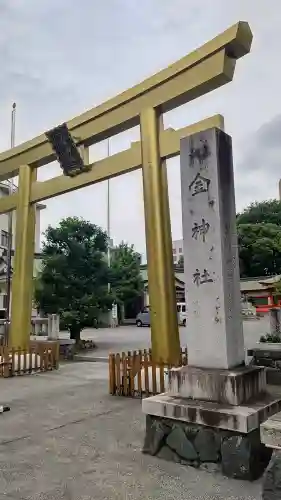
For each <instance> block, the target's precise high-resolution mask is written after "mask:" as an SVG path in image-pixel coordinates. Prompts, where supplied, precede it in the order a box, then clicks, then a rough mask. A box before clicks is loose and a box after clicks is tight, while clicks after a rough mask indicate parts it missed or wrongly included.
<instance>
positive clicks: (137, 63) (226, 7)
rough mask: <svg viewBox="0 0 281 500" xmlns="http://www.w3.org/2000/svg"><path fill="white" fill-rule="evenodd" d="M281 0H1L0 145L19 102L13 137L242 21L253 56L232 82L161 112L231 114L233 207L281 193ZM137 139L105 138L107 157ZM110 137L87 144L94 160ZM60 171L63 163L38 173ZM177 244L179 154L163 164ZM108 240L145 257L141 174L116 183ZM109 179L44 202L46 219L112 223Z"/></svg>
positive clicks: (191, 116)
mask: <svg viewBox="0 0 281 500" xmlns="http://www.w3.org/2000/svg"><path fill="white" fill-rule="evenodd" d="M280 17H281V3H280V2H278V1H277V0H235V1H234V0H83V1H80V2H77V1H76V0H0V68H1V70H0V104H1V113H0V149H1V150H5V149H8V148H9V141H10V113H11V105H12V102H13V101H16V102H17V106H18V110H17V130H16V141H17V143H19V142H23V141H25V140H28V139H31V138H32V137H33V136H35V135H38V134H40V133H42V132H44V131H45V130H47V129H49V128H51V127H53V126H55V125H57V124H59V123H61V122H63V121H65V120H68V119H70V118H72V117H73V116H75V115H76V114H80V113H81V112H83V111H85V110H87V109H88V108H91V107H93V106H95V105H97V104H99V103H101V102H102V101H104V100H106V99H108V98H110V97H113V96H114V95H115V94H117V93H119V92H121V91H123V90H125V89H127V88H128V87H131V86H132V85H134V84H136V83H138V82H139V81H141V80H142V79H144V78H146V77H148V76H150V75H151V74H153V73H155V72H157V71H159V70H160V69H162V68H163V67H165V66H167V65H168V64H170V63H172V62H174V61H175V60H177V59H179V58H181V57H183V56H184V55H186V54H188V53H189V52H190V51H191V50H193V49H195V48H196V47H198V46H200V45H202V44H203V43H204V42H206V41H208V40H209V39H210V38H213V37H214V36H216V35H217V34H219V33H220V32H221V31H224V30H225V29H226V28H228V27H229V26H230V25H232V24H234V23H236V22H237V21H239V20H245V21H248V22H249V23H250V26H251V28H252V31H253V33H254V43H253V46H252V52H251V54H250V55H248V56H246V57H244V58H243V59H242V60H239V61H238V62H237V66H236V72H235V76H234V80H233V82H232V83H230V84H228V85H226V86H225V87H222V88H220V89H218V90H216V91H214V92H212V93H210V94H208V95H207V96H204V97H202V98H200V99H199V100H196V101H193V102H192V103H190V104H188V105H186V106H183V107H182V108H179V109H177V110H175V111H173V112H171V113H168V114H167V115H165V126H172V127H175V128H179V127H183V126H185V125H188V124H190V123H193V122H195V121H197V120H199V119H202V118H205V117H207V116H210V115H212V114H214V113H221V114H223V115H224V116H225V125H226V131H227V132H228V133H229V134H231V135H232V137H233V142H234V164H235V181H236V202H237V209H238V210H241V209H242V208H243V207H245V206H246V205H247V204H249V203H250V202H251V201H254V200H263V199H268V198H273V197H277V194H278V186H277V184H278V180H279V177H281V100H280V75H281V70H280V68H279V66H280V47H281V29H280ZM138 138H139V130H138V129H135V130H132V131H130V132H128V133H126V134H122V136H116V137H114V138H113V139H112V140H111V141H110V149H111V152H112V153H116V152H117V151H119V150H122V149H125V148H127V147H129V145H130V141H131V140H137V139H138ZM105 155H106V144H104V143H103V144H101V145H99V146H97V147H95V148H91V159H92V160H94V159H95V158H100V157H102V156H105ZM57 174H60V169H59V167H58V166H57V165H55V164H53V165H48V166H46V167H43V168H42V169H40V171H39V180H43V179H48V178H50V177H53V176H54V175H57ZM168 176H169V191H170V208H171V219H172V233H173V239H178V238H180V237H181V232H182V229H181V200H180V175H179V160H178V159H174V160H171V161H170V162H169V163H168ZM110 186H111V233H112V234H111V235H112V237H113V239H114V243H116V244H117V243H118V242H120V241H121V240H126V241H128V242H130V243H134V244H135V247H136V249H137V250H139V251H140V252H141V253H145V235H144V214H143V201H142V184H141V173H140V172H139V171H137V172H134V173H132V174H127V175H125V176H122V177H119V178H117V179H113V180H112V181H111V183H110ZM106 189H107V186H106V183H101V184H98V185H96V186H91V187H89V188H85V189H83V190H80V191H77V192H75V193H70V194H68V195H64V196H61V197H58V198H55V199H53V200H49V201H48V202H47V208H46V210H44V212H43V213H42V217H41V226H42V230H44V229H45V228H46V227H47V225H48V224H56V223H57V222H58V221H59V220H60V219H61V218H62V217H65V216H69V215H80V216H83V217H85V218H87V219H88V220H91V221H93V222H95V223H96V224H98V225H101V226H102V227H103V228H106V220H107V218H106V206H107V205H106V192H107V191H106Z"/></svg>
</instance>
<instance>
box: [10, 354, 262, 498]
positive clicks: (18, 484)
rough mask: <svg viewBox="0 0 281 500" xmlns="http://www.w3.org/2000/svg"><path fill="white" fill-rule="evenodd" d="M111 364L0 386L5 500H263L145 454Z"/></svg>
mask: <svg viewBox="0 0 281 500" xmlns="http://www.w3.org/2000/svg"><path fill="white" fill-rule="evenodd" d="M106 378H107V365H106V364H105V363H73V364H65V365H63V366H62V367H61V369H60V371H59V372H53V373H48V374H42V375H36V376H35V375H34V376H26V377H21V378H20V377H18V378H14V379H10V380H3V379H1V380H0V394H1V402H2V403H4V402H5V403H7V402H9V403H10V405H11V412H10V413H4V414H2V415H0V424H1V425H0V471H1V472H0V499H1V500H2V499H3V500H4V499H7V500H61V499H64V500H90V499H95V500H105V499H112V500H114V499H118V500H140V499H142V500H143V499H144V498H145V499H147V500H157V499H159V500H160V499H161V500H181V499H184V500H246V499H247V500H260V499H261V485H260V482H255V483H252V484H250V483H242V482H241V481H234V480H229V479H226V478H224V477H223V476H221V475H220V474H218V473H217V474H211V473H209V472H205V471H197V470H195V469H192V468H187V467H184V466H179V465H177V464H172V463H168V462H164V461H159V460H158V459H156V458H153V457H149V456H144V455H142V454H141V446H142V442H143V432H144V418H143V416H142V413H141V407H140V401H139V400H130V399H126V398H118V397H110V396H108V395H107V380H106Z"/></svg>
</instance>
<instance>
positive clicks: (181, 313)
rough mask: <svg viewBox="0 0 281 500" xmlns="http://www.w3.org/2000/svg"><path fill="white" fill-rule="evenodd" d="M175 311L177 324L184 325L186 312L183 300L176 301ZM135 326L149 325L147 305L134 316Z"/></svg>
mask: <svg viewBox="0 0 281 500" xmlns="http://www.w3.org/2000/svg"><path fill="white" fill-rule="evenodd" d="M177 313H178V323H179V325H183V326H185V325H186V320H187V313H186V305H185V302H178V303H177ZM136 325H137V326H150V310H149V306H147V307H144V309H143V310H142V311H141V312H139V314H138V315H137V317H136Z"/></svg>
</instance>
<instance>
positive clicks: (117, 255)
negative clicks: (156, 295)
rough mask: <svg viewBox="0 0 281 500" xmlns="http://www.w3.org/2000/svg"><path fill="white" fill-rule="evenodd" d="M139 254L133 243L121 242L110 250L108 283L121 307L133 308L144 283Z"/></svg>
mask: <svg viewBox="0 0 281 500" xmlns="http://www.w3.org/2000/svg"><path fill="white" fill-rule="evenodd" d="M140 264H141V256H140V254H139V253H138V252H136V251H135V250H134V246H133V245H128V244H127V243H124V242H121V243H120V245H118V246H117V247H115V248H114V249H113V250H112V252H111V263H110V283H111V291H112V295H113V298H114V299H115V300H116V301H117V303H118V304H119V305H121V307H122V308H123V309H124V308H133V305H134V304H136V302H137V301H138V299H139V298H140V297H141V295H142V292H143V288H144V284H143V280H142V277H141V273H140Z"/></svg>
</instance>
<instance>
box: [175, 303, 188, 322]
mask: <svg viewBox="0 0 281 500" xmlns="http://www.w3.org/2000/svg"><path fill="white" fill-rule="evenodd" d="M177 312H178V322H179V325H183V326H186V322H187V312H186V304H185V302H178V303H177Z"/></svg>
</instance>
